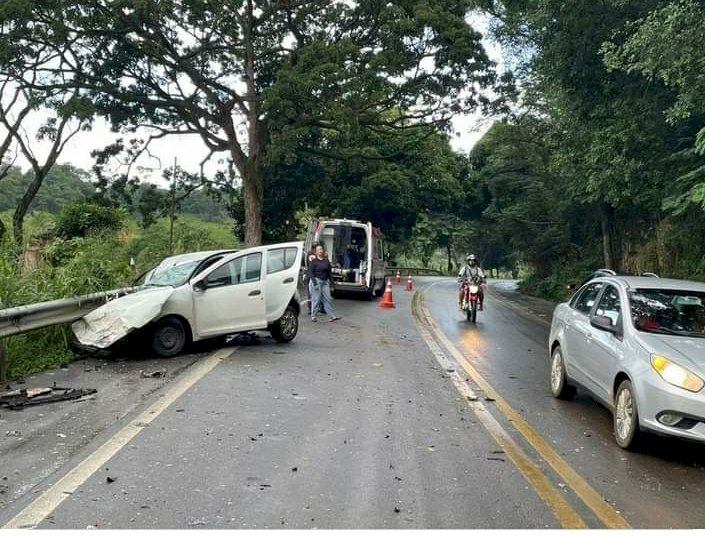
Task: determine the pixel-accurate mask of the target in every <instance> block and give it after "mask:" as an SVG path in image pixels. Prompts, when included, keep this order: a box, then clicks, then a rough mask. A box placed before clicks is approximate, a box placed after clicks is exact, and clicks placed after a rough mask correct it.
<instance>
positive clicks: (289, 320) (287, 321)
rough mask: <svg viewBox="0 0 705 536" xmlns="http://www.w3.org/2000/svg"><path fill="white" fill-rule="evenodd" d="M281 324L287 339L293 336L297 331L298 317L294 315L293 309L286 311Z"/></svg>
mask: <svg viewBox="0 0 705 536" xmlns="http://www.w3.org/2000/svg"><path fill="white" fill-rule="evenodd" d="M280 326H281V332H282V335H284V337H286V338H287V339H288V338H290V337H293V336H294V334H295V332H296V317H295V316H294V313H292V312H291V311H286V312H285V313H284V315H282V318H281V321H280Z"/></svg>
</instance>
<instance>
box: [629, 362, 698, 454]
mask: <svg viewBox="0 0 705 536" xmlns="http://www.w3.org/2000/svg"><path fill="white" fill-rule="evenodd" d="M636 387H637V389H638V394H639V395H638V398H637V400H638V404H639V405H638V411H639V424H640V426H641V427H642V428H646V429H648V430H649V431H652V432H656V433H658V434H665V435H670V436H676V437H681V438H684V439H691V440H695V441H701V442H705V389H703V390H701V391H700V392H698V393H693V392H691V391H688V390H686V389H681V388H679V387H675V386H673V385H671V384H669V383H667V382H666V381H664V380H663V379H662V378H661V377H660V376H659V375H658V373H656V372H655V371H653V370H649V371H648V372H647V373H645V374H643V375H642V376H641V377H640V380H639V384H638V385H637V386H636ZM664 414H672V415H677V416H682V417H683V419H682V420H681V421H679V422H677V423H675V424H672V425H669V424H664V423H663V422H660V421H659V417H661V416H662V415H664Z"/></svg>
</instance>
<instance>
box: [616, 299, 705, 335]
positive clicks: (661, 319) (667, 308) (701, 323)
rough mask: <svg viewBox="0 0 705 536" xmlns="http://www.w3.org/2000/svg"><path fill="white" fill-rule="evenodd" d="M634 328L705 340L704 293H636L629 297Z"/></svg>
mask: <svg viewBox="0 0 705 536" xmlns="http://www.w3.org/2000/svg"><path fill="white" fill-rule="evenodd" d="M629 302H630V306H631V313H632V321H633V322H634V327H635V328H636V329H638V330H640V331H646V332H649V333H661V334H665V335H680V336H683V337H705V293H703V292H691V291H685V290H671V289H668V290H665V289H637V290H635V291H633V292H631V293H630V295H629Z"/></svg>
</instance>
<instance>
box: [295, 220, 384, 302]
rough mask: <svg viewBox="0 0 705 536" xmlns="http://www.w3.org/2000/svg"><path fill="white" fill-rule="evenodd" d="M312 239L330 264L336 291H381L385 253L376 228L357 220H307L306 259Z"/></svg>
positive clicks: (373, 293)
mask: <svg viewBox="0 0 705 536" xmlns="http://www.w3.org/2000/svg"><path fill="white" fill-rule="evenodd" d="M314 242H318V243H320V244H321V245H322V246H323V249H324V250H325V251H326V253H327V254H328V258H329V259H330V262H331V264H332V265H333V282H334V287H335V290H336V291H346V292H359V293H361V294H366V295H367V296H369V297H373V296H381V295H382V294H384V285H385V279H384V278H385V268H386V253H387V252H386V249H385V244H384V235H383V234H382V232H381V231H380V230H379V229H378V228H376V227H374V226H373V225H372V224H371V223H369V222H367V223H364V222H361V221H358V220H347V219H323V218H318V219H314V220H311V222H310V223H309V230H308V234H307V236H306V246H305V247H306V251H307V255H306V259H308V255H309V254H310V252H311V249H312V245H313V243H314Z"/></svg>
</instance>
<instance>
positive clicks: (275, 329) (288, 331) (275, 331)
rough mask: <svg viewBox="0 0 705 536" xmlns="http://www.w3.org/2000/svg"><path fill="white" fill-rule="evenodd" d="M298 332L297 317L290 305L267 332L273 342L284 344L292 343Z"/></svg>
mask: <svg viewBox="0 0 705 536" xmlns="http://www.w3.org/2000/svg"><path fill="white" fill-rule="evenodd" d="M298 331H299V315H297V314H296V311H295V310H294V308H293V307H292V306H291V305H290V306H289V307H287V308H286V310H285V311H284V314H283V315H282V316H281V317H280V318H279V320H277V321H276V322H275V323H274V325H272V327H271V328H270V330H269V332H270V333H271V334H272V338H274V340H275V341H277V342H284V343H286V342H291V341H293V340H294V337H296V334H297V333H298Z"/></svg>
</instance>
